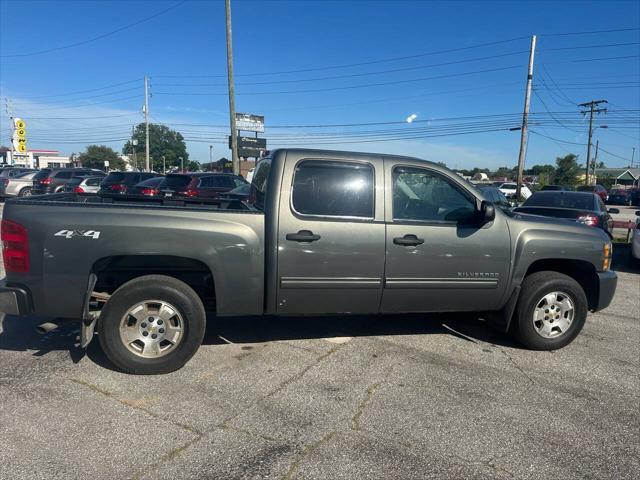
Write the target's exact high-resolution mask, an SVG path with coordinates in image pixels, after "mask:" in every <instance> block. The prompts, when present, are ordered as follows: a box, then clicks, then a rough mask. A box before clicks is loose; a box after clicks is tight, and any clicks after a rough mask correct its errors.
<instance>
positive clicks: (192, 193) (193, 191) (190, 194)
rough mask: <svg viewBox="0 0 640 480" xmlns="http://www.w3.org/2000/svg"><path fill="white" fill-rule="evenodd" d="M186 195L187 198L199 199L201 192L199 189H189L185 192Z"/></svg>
mask: <svg viewBox="0 0 640 480" xmlns="http://www.w3.org/2000/svg"><path fill="white" fill-rule="evenodd" d="M184 195H185V196H187V197H197V196H199V195H200V190H198V189H197V188H189V189H187V190H185V192H184Z"/></svg>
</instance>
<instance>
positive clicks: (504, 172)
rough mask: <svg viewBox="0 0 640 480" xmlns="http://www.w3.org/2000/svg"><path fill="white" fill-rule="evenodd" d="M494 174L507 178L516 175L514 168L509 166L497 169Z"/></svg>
mask: <svg viewBox="0 0 640 480" xmlns="http://www.w3.org/2000/svg"><path fill="white" fill-rule="evenodd" d="M493 176H494V177H507V179H511V178H513V177H514V175H513V169H512V168H507V167H500V168H499V169H498V170H496V171H495V173H494V174H493Z"/></svg>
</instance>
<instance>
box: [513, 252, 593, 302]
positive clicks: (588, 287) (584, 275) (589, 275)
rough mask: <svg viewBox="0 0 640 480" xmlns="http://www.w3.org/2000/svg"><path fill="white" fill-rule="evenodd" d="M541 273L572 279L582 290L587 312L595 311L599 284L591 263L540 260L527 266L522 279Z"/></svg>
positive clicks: (553, 259) (567, 260)
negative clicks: (556, 273)
mask: <svg viewBox="0 0 640 480" xmlns="http://www.w3.org/2000/svg"><path fill="white" fill-rule="evenodd" d="M542 271H552V272H558V273H563V274H564V275H567V276H568V277H571V278H573V279H574V280H575V281H576V282H578V284H579V285H580V286H581V287H582V290H584V293H585V295H586V297H587V304H588V306H589V310H595V308H596V307H597V305H598V295H599V283H598V273H597V271H596V268H595V266H594V265H593V264H592V263H591V262H588V261H586V260H576V259H566V258H545V259H540V260H536V261H534V262H533V263H531V264H530V265H529V267H528V268H527V270H526V272H525V274H524V278H526V277H527V276H529V275H531V274H533V273H536V272H542ZM524 278H523V280H524Z"/></svg>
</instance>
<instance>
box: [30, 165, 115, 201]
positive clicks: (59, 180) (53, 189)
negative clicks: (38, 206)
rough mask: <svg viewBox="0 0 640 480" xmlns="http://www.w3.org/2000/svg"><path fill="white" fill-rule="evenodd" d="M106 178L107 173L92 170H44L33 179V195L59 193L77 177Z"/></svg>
mask: <svg viewBox="0 0 640 480" xmlns="http://www.w3.org/2000/svg"><path fill="white" fill-rule="evenodd" d="M88 176H96V177H104V176H106V173H104V172H103V171H101V170H94V169H91V168H43V169H42V170H40V171H39V172H38V173H36V174H35V175H34V177H33V188H32V190H31V193H32V194H33V195H43V194H47V193H59V192H62V191H63V190H64V186H65V185H66V183H67V182H68V181H69V180H71V179H72V178H77V177H88Z"/></svg>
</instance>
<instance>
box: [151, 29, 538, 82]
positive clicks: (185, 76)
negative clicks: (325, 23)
mask: <svg viewBox="0 0 640 480" xmlns="http://www.w3.org/2000/svg"><path fill="white" fill-rule="evenodd" d="M525 38H529V37H527V36H525V37H516V38H509V39H506V40H498V41H495V42H487V43H478V44H475V45H469V46H466V47H457V48H449V49H447V50H437V51H433V52H426V53H418V54H415V55H406V56H402V57H388V58H383V59H378V60H370V61H367V62H358V63H347V64H341V65H329V66H324V67H313V68H302V69H297V70H281V71H276V72H259V73H245V74H240V75H236V76H237V77H250V76H261V77H262V76H266V75H286V74H290V73H306V72H319V71H323V70H335V69H338V68H351V67H361V66H364V65H374V64H378V63H387V62H397V61H400V60H409V59H412V58H420V57H427V56H431V55H440V54H443V53H453V52H461V51H464V50H471V49H474V48H482V47H490V46H493V45H501V44H504V43H511V42H516V41H518V40H523V39H525ZM156 77H157V78H223V77H226V75H223V74H218V75H156Z"/></svg>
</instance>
